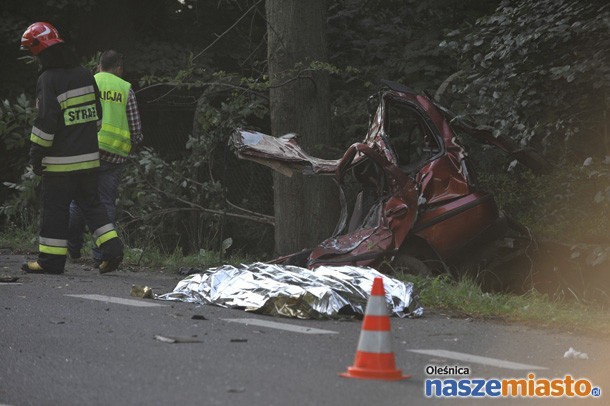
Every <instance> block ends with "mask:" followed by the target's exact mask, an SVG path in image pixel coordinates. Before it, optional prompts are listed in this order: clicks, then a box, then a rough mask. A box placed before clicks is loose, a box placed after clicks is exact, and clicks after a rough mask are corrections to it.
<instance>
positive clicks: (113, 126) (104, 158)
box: [68, 50, 143, 267]
mask: <svg viewBox="0 0 610 406" xmlns="http://www.w3.org/2000/svg"><path fill="white" fill-rule="evenodd" d="M122 75H123V56H122V55H121V54H120V53H118V52H116V51H114V50H110V51H105V52H103V53H102V54H101V56H100V61H99V65H98V73H97V74H96V75H95V81H96V83H97V86H98V87H99V89H100V100H101V105H102V111H103V118H102V126H101V128H100V130H99V132H98V134H97V137H98V143H99V149H100V163H101V165H100V171H99V173H100V183H99V194H100V199H101V201H102V204H103V205H104V207H105V208H106V212H107V213H108V217H109V218H110V221H112V223H113V224H114V223H115V221H116V199H117V197H118V189H119V183H120V179H121V173H122V171H123V166H124V163H125V161H126V160H127V157H128V156H129V153H130V152H132V151H133V150H134V148H136V147H137V146H138V145H139V144H140V143H141V142H142V140H143V135H142V124H141V121H140V114H139V112H138V104H137V101H136V96H135V93H134V91H133V89H132V87H131V84H130V83H129V82H127V81H125V80H123V79H122V78H121V77H122ZM84 228H85V221H84V218H83V215H82V211H81V208H80V207H79V205H78V203H77V202H72V204H71V205H70V233H69V234H70V237H69V240H68V252H69V255H70V258H71V259H73V260H77V259H78V258H80V257H81V250H82V247H83V231H84ZM92 257H93V262H94V266H96V267H98V266H99V264H100V263H101V262H102V253H101V251H100V250H99V248H98V247H96V246H94V247H93V252H92Z"/></svg>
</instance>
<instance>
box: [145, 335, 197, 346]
mask: <svg viewBox="0 0 610 406" xmlns="http://www.w3.org/2000/svg"><path fill="white" fill-rule="evenodd" d="M155 340H157V341H161V342H162V343H169V344H191V343H202V342H203V341H201V340H198V339H197V338H194V337H169V336H162V335H156V336H155Z"/></svg>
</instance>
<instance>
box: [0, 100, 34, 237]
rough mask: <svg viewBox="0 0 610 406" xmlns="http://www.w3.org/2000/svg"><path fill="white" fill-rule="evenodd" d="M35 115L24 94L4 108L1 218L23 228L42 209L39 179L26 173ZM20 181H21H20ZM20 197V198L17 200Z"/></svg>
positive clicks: (0, 110) (0, 119)
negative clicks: (40, 206)
mask: <svg viewBox="0 0 610 406" xmlns="http://www.w3.org/2000/svg"><path fill="white" fill-rule="evenodd" d="M34 117H35V111H34V107H33V106H32V103H31V101H30V100H29V99H28V98H27V97H26V96H25V95H24V94H21V95H20V96H19V97H17V99H16V100H15V101H14V102H13V103H11V102H10V101H9V100H4V101H3V102H2V104H0V149H1V150H2V151H3V153H2V159H1V160H0V174H1V175H0V179H1V180H2V181H3V182H2V185H1V186H0V189H3V193H2V198H0V214H3V215H4V216H6V218H7V219H8V220H10V221H14V222H15V223H16V224H19V225H24V226H25V225H29V224H30V223H31V222H32V221H33V220H34V219H35V218H36V216H35V211H36V210H37V208H38V204H37V195H36V185H37V184H38V182H39V179H36V178H37V177H36V176H34V174H33V173H32V171H31V170H27V171H26V172H25V173H23V174H22V171H23V169H24V167H25V165H26V163H27V161H28V147H29V143H30V141H29V136H28V135H29V134H30V130H31V128H32V122H33V121H34ZM19 180H20V181H19ZM17 196H19V198H17Z"/></svg>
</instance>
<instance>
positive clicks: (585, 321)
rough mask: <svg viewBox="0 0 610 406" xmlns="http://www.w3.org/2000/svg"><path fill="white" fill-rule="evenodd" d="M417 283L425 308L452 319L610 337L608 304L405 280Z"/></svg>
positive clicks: (464, 282)
mask: <svg viewBox="0 0 610 406" xmlns="http://www.w3.org/2000/svg"><path fill="white" fill-rule="evenodd" d="M404 279H405V280H408V281H410V282H413V284H414V286H415V289H416V292H417V293H418V295H419V299H420V302H421V304H422V305H423V306H424V308H425V309H427V310H430V311H433V312H435V313H442V314H446V315H447V316H449V317H460V318H473V319H486V320H495V321H504V322H515V323H523V324H526V325H530V326H532V327H543V328H551V329H558V330H562V331H570V332H574V333H590V334H600V335H608V334H610V313H608V307H607V305H606V304H601V303H597V304H591V303H583V302H580V301H578V300H575V299H574V298H563V299H562V298H559V297H553V296H552V295H548V294H541V293H539V292H537V291H536V290H531V291H529V292H527V293H525V294H520V295H515V294H509V293H498V292H495V293H494V292H483V290H482V289H481V286H480V285H479V284H478V283H476V282H474V281H473V280H472V279H469V278H463V279H460V280H457V281H456V280H454V279H452V278H449V277H447V276H437V277H417V276H406V277H405V278H404Z"/></svg>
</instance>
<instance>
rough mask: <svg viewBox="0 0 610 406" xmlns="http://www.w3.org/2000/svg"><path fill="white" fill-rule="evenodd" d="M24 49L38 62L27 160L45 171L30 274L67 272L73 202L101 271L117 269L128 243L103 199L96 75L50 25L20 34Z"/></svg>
mask: <svg viewBox="0 0 610 406" xmlns="http://www.w3.org/2000/svg"><path fill="white" fill-rule="evenodd" d="M21 47H22V49H26V50H29V51H30V52H31V53H32V54H33V55H34V56H36V57H37V58H38V60H39V62H40V66H41V72H40V76H39V77H38V83H37V84H36V108H37V109H38V114H37V117H36V119H35V120H34V125H33V127H32V133H31V135H30V141H32V144H31V148H30V163H31V164H32V166H33V169H34V173H35V174H37V175H41V176H42V195H41V200H42V209H41V214H40V237H39V246H38V248H39V254H38V260H37V261H35V262H28V263H26V264H24V265H23V266H22V270H24V271H25V272H28V273H52V274H59V273H63V271H64V266H65V263H66V255H67V252H68V222H69V214H70V202H71V201H72V200H75V201H76V202H77V203H78V205H79V206H80V207H81V209H82V210H83V213H84V215H85V219H86V222H87V225H88V227H89V230H91V231H92V234H93V239H94V242H95V244H96V245H97V246H99V248H100V250H101V251H102V263H101V264H100V266H99V270H100V273H106V272H111V271H114V270H115V269H117V268H118V266H119V264H120V263H121V261H122V259H123V244H122V242H121V240H120V239H119V237H118V235H117V232H116V230H115V229H114V226H113V225H112V222H110V221H109V220H108V215H107V213H106V210H105V209H104V207H103V206H102V204H101V203H100V199H99V195H98V184H97V177H98V175H97V168H98V167H99V166H100V161H99V148H98V141H97V131H98V126H99V125H101V119H102V108H101V105H100V101H99V90H98V87H97V85H96V83H95V80H94V78H93V75H92V74H91V73H90V72H89V71H87V70H86V69H85V68H83V67H82V66H81V65H80V64H79V62H78V59H77V57H76V55H75V54H74V53H73V52H72V51H71V50H70V49H69V48H68V47H67V45H66V44H65V43H64V42H63V40H62V39H61V38H60V37H59V34H58V33H57V30H56V29H55V27H53V26H52V25H51V24H49V23H46V22H38V23H34V24H32V25H31V26H30V27H28V29H27V30H26V31H25V33H24V34H23V36H22V38H21Z"/></svg>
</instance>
